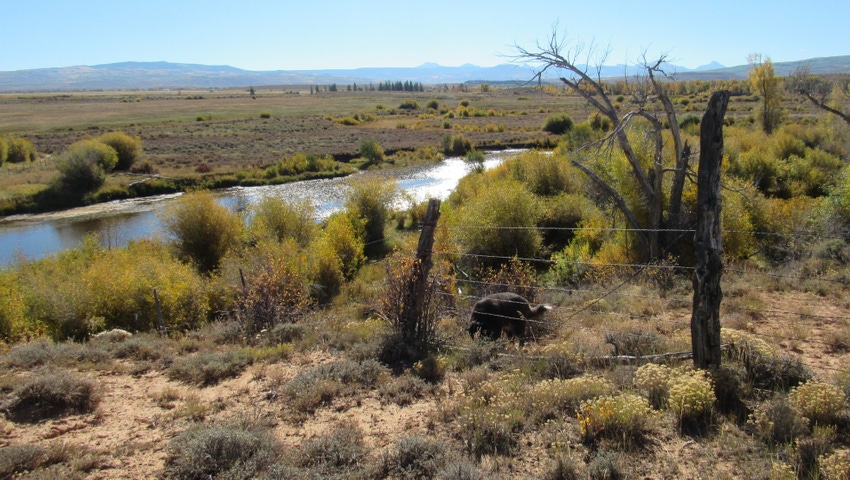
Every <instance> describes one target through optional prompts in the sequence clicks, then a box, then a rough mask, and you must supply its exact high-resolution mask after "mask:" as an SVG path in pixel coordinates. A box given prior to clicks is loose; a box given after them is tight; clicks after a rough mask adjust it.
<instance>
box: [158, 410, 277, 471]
mask: <svg viewBox="0 0 850 480" xmlns="http://www.w3.org/2000/svg"><path fill="white" fill-rule="evenodd" d="M280 451H281V447H280V445H279V443H278V442H277V440H276V439H275V438H274V436H273V435H272V434H271V433H270V432H269V431H268V429H267V428H265V427H263V426H261V425H258V424H257V423H256V422H247V421H241V422H239V421H237V422H231V423H227V424H220V425H201V426H197V427H193V428H190V429H189V430H186V431H185V432H182V433H180V434H178V435H177V436H176V437H174V438H173V439H172V440H171V442H170V443H169V445H168V456H167V457H166V459H165V469H164V470H163V472H162V476H163V478H175V479H177V478H179V479H189V478H192V479H204V478H233V479H237V478H239V479H248V478H254V477H255V476H257V475H258V474H259V473H261V472H263V471H264V470H265V469H267V468H268V467H269V466H270V465H271V464H272V463H273V462H274V459H275V458H276V457H277V456H278V454H279V453H280Z"/></svg>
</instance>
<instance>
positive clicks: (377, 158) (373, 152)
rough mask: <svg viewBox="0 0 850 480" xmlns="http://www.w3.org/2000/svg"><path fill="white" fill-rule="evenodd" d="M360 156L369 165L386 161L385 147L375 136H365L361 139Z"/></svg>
mask: <svg viewBox="0 0 850 480" xmlns="http://www.w3.org/2000/svg"><path fill="white" fill-rule="evenodd" d="M360 156H361V157H362V158H364V159H366V164H367V165H378V164H379V163H381V162H383V161H384V149H383V147H381V145H380V144H379V143H378V142H377V141H376V140H375V139H374V138H364V139H363V140H361V141H360Z"/></svg>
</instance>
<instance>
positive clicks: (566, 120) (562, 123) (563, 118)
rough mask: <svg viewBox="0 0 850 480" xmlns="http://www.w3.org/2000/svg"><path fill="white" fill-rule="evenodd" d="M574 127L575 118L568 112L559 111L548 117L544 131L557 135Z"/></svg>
mask: <svg viewBox="0 0 850 480" xmlns="http://www.w3.org/2000/svg"><path fill="white" fill-rule="evenodd" d="M572 128H573V119H572V118H571V117H570V116H569V115H567V114H566V113H557V114H555V115H550V116H548V117H546V122H545V123H544V124H543V131H544V132H549V133H552V134H555V135H563V134H565V133H567V132H568V131H570V130H571V129H572Z"/></svg>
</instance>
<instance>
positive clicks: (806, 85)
mask: <svg viewBox="0 0 850 480" xmlns="http://www.w3.org/2000/svg"><path fill="white" fill-rule="evenodd" d="M787 85H788V89H789V90H791V91H793V92H795V93H797V94H799V95H802V96H804V97H805V98H806V99H807V100H808V101H809V102H811V103H812V104H813V105H814V106H816V107H818V108H819V109H821V110H823V111H825V112H828V113H831V114H833V115H835V116H837V117H838V118H840V119H841V120H844V122H845V123H846V124H848V125H850V115H848V114H847V113H845V112H843V111H841V110H838V109H837V108H833V107H831V106H830V105H829V96H830V95H831V94H832V93H833V92H835V91H836V90H837V91H838V92H839V93H840V96H843V97H844V100H845V101H847V97H848V95H850V89H849V88H848V87H850V78H846V77H841V78H837V81H836V82H831V81H829V80H827V79H825V78H822V77H819V76H816V75H812V74H811V72H810V69H809V67H808V65H807V66H805V67H800V68H798V69H797V70H795V71H794V73H793V74H792V75H791V77H790V78H789V79H788V82H787Z"/></svg>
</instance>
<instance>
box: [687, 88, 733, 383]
mask: <svg viewBox="0 0 850 480" xmlns="http://www.w3.org/2000/svg"><path fill="white" fill-rule="evenodd" d="M728 104H729V91H727V90H722V91H719V92H715V93H714V94H712V96H711V99H710V100H709V101H708V107H707V108H706V111H705V115H703V117H702V123H701V125H700V157H699V173H698V178H697V188H698V190H697V231H696V235H695V236H694V243H695V244H696V256H697V265H696V270H695V272H694V281H693V284H694V306H693V312H692V313H691V344H692V347H693V351H694V365H695V366H696V367H697V368H703V369H704V368H709V367H711V368H717V367H719V366H720V301H721V300H722V299H723V292H722V291H721V290H720V276H721V275H722V274H723V259H722V256H723V250H722V247H723V245H722V243H723V242H722V235H721V231H720V212H721V201H720V166H721V163H722V161H723V117H724V116H725V115H726V107H727V105H728Z"/></svg>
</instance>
